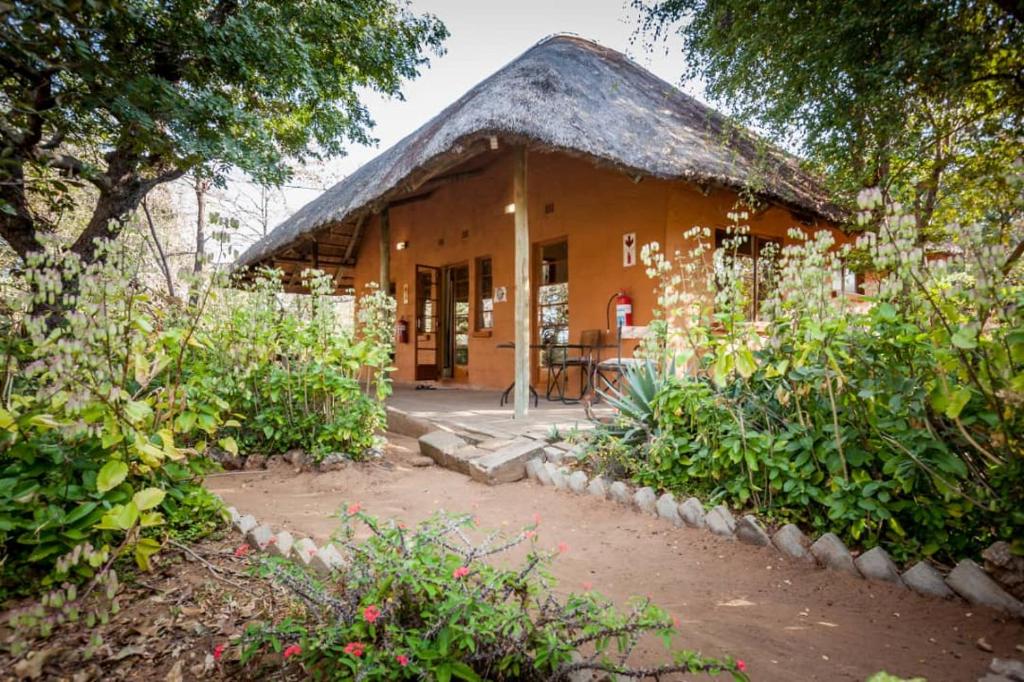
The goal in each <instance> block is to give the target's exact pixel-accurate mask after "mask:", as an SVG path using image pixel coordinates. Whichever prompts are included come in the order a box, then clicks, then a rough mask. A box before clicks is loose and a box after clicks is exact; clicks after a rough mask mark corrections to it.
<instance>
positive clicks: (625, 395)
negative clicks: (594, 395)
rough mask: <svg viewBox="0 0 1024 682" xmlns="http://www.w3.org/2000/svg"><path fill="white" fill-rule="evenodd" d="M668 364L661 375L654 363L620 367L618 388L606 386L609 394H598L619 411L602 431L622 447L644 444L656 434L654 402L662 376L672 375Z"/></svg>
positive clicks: (671, 368) (637, 363) (648, 361)
mask: <svg viewBox="0 0 1024 682" xmlns="http://www.w3.org/2000/svg"><path fill="white" fill-rule="evenodd" d="M671 364H672V363H670V366H669V367H667V368H666V369H665V370H664V373H663V372H661V371H659V369H658V366H657V364H655V363H654V362H653V361H651V360H639V361H637V362H636V363H635V364H630V365H626V366H624V367H623V368H622V376H621V378H620V381H619V387H618V388H616V387H614V386H611V385H609V389H610V390H609V391H608V392H604V391H598V393H599V394H600V395H601V396H602V397H603V398H604V399H605V400H607V401H608V404H609V405H611V406H612V407H614V408H615V409H617V410H618V411H619V414H618V416H617V418H616V420H615V421H614V422H613V423H612V424H609V425H606V426H605V427H604V428H605V430H606V432H607V433H609V434H611V435H613V436H615V437H616V438H618V439H619V441H620V442H621V443H622V444H623V445H627V446H631V447H635V446H639V445H643V444H644V443H646V442H648V441H649V440H650V439H651V438H652V437H653V436H654V435H656V433H657V428H658V423H657V418H656V414H655V409H654V400H655V397H656V396H657V395H658V392H659V391H660V390H661V387H662V385H663V384H664V381H665V379H664V377H665V376H672V375H673V374H674V367H673V366H671Z"/></svg>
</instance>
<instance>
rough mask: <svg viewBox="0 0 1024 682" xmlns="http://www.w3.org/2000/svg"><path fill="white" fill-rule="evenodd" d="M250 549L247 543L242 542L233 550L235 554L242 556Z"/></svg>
mask: <svg viewBox="0 0 1024 682" xmlns="http://www.w3.org/2000/svg"><path fill="white" fill-rule="evenodd" d="M250 549H252V548H251V547H249V545H247V544H246V543H244V542H243V543H242V544H240V545H239V546H238V549H236V550H235V556H237V557H243V556H245V555H246V554H248V553H249V550H250Z"/></svg>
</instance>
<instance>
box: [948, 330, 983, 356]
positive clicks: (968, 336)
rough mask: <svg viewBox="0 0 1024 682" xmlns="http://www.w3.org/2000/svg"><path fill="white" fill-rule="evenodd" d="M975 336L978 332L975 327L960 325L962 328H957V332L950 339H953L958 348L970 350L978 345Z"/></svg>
mask: <svg viewBox="0 0 1024 682" xmlns="http://www.w3.org/2000/svg"><path fill="white" fill-rule="evenodd" d="M975 337H976V333H975V331H974V328H973V327H970V326H967V327H960V329H958V330H956V333H955V334H953V336H952V337H951V338H950V341H952V342H953V345H954V346H956V347H957V348H962V349H964V350H970V349H972V348H977V347H978V341H977V339H976V338H975Z"/></svg>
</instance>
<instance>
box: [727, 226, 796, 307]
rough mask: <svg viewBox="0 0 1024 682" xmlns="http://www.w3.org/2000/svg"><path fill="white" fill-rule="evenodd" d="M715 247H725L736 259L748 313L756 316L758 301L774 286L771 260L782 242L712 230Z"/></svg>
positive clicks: (776, 254) (765, 296)
mask: <svg viewBox="0 0 1024 682" xmlns="http://www.w3.org/2000/svg"><path fill="white" fill-rule="evenodd" d="M715 248H716V249H722V248H724V249H727V251H728V254H729V255H730V256H733V257H735V258H736V262H735V265H736V266H737V267H738V268H739V271H740V272H739V278H740V281H741V282H742V286H743V294H744V296H745V297H746V299H747V301H748V306H749V308H748V315H750V317H751V318H753V319H756V318H757V316H758V312H759V311H760V309H761V304H762V303H763V302H764V300H765V299H766V298H767V297H768V294H769V293H771V290H772V289H773V288H775V280H776V275H777V273H776V269H775V263H776V260H777V258H778V256H779V253H780V251H781V250H782V241H781V240H779V239H769V238H766V237H757V236H753V235H731V234H729V233H728V232H726V231H725V230H715Z"/></svg>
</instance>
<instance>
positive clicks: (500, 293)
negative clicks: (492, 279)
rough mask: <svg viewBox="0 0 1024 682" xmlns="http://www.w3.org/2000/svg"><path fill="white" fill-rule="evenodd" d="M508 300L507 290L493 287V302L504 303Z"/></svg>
mask: <svg viewBox="0 0 1024 682" xmlns="http://www.w3.org/2000/svg"><path fill="white" fill-rule="evenodd" d="M507 300H508V289H506V288H505V287H495V289H494V302H495V303H504V302H505V301H507Z"/></svg>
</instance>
